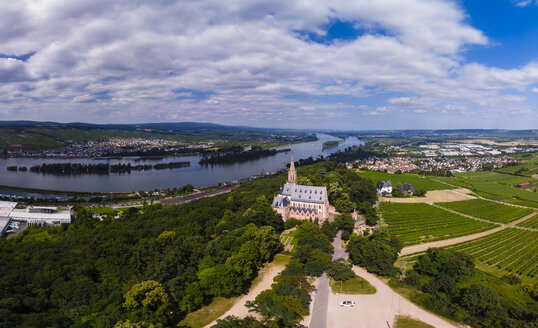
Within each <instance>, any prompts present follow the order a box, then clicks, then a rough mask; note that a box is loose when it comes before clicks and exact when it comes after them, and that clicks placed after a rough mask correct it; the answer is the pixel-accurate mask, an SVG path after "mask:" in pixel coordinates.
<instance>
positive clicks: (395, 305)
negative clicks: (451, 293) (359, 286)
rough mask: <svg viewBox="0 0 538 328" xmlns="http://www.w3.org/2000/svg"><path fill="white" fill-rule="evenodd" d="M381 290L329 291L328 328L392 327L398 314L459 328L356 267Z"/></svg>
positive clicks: (440, 325) (440, 326) (359, 274)
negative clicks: (349, 304)
mask: <svg viewBox="0 0 538 328" xmlns="http://www.w3.org/2000/svg"><path fill="white" fill-rule="evenodd" d="M353 271H355V273H356V274H357V275H358V276H360V277H362V278H364V279H366V280H367V281H368V282H369V283H370V284H371V285H372V286H374V287H375V288H376V289H377V292H376V293H375V294H372V295H334V294H332V293H329V304H328V316H327V327H343V328H347V327H349V328H352V327H353V328H371V327H392V324H393V323H394V320H395V318H396V316H397V315H404V316H410V317H412V318H414V319H417V320H420V321H422V322H425V323H427V324H430V325H432V326H434V327H436V328H458V326H456V325H454V324H451V323H449V322H447V321H445V320H444V319H442V318H440V317H438V316H436V315H434V314H432V313H430V312H428V311H426V310H424V309H421V308H419V307H418V306H416V305H415V304H413V303H411V302H410V301H409V300H407V299H406V298H404V297H403V296H400V295H399V294H398V293H396V292H395V291H393V290H392V289H391V288H390V287H389V286H387V285H386V284H385V283H384V282H383V281H381V280H380V279H379V278H377V277H376V276H374V275H372V274H370V273H368V272H366V270H364V269H362V268H359V267H353ZM344 300H346V301H355V304H356V305H355V306H354V307H340V305H339V304H340V302H341V301H344Z"/></svg>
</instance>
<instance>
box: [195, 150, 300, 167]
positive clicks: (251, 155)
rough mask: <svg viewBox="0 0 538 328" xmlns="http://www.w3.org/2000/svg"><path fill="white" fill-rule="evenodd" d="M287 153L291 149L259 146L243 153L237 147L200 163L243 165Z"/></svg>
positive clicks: (204, 159)
mask: <svg viewBox="0 0 538 328" xmlns="http://www.w3.org/2000/svg"><path fill="white" fill-rule="evenodd" d="M287 151H290V149H279V150H277V149H263V148H262V147H259V146H253V147H252V148H251V149H250V150H246V151H243V150H242V148H241V147H236V148H233V149H231V151H228V152H219V153H217V154H215V155H211V156H208V157H204V158H202V159H201V160H200V162H199V163H200V165H209V164H233V163H241V162H247V161H251V160H256V159H260V158H264V157H269V156H274V155H276V154H277V153H280V152H287Z"/></svg>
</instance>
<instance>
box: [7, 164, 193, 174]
mask: <svg viewBox="0 0 538 328" xmlns="http://www.w3.org/2000/svg"><path fill="white" fill-rule="evenodd" d="M190 165H191V163H190V162H168V163H157V164H136V165H132V164H131V163H127V164H121V163H120V164H104V163H103V164H83V163H52V164H46V163H43V164H41V165H34V166H31V167H30V169H29V170H30V172H34V173H43V174H54V175H79V174H110V173H115V174H122V173H131V172H132V171H151V170H167V169H175V168H181V167H189V166H190ZM7 170H8V171H17V170H18V171H23V172H24V171H27V170H28V168H27V167H25V166H18V167H17V166H8V167H7Z"/></svg>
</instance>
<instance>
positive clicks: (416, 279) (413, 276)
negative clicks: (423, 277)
mask: <svg viewBox="0 0 538 328" xmlns="http://www.w3.org/2000/svg"><path fill="white" fill-rule="evenodd" d="M405 282H406V283H407V284H409V285H411V286H418V285H420V275H419V274H418V273H417V272H416V271H415V270H412V271H410V272H409V273H408V274H407V276H406V277H405Z"/></svg>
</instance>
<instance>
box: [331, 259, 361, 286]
mask: <svg viewBox="0 0 538 328" xmlns="http://www.w3.org/2000/svg"><path fill="white" fill-rule="evenodd" d="M351 268H352V265H351V264H350V263H347V262H346V260H344V259H336V260H334V261H332V262H331V264H330V265H329V267H328V268H327V274H328V275H329V276H330V277H331V278H333V279H334V280H340V281H345V280H348V279H351V278H354V277H355V273H354V272H353V270H351Z"/></svg>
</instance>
